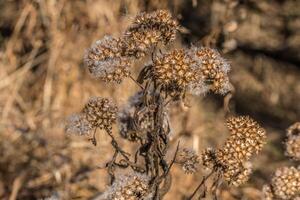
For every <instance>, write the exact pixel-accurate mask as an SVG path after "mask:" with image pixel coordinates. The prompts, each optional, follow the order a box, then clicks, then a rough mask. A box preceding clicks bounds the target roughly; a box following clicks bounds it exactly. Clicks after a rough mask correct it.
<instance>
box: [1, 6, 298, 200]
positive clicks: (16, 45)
mask: <svg viewBox="0 0 300 200" xmlns="http://www.w3.org/2000/svg"><path fill="white" fill-rule="evenodd" d="M157 8H168V9H169V10H171V12H172V13H174V16H175V17H177V18H178V19H179V21H180V23H181V24H182V26H183V27H184V29H183V31H182V33H181V34H180V36H179V37H178V38H179V39H178V40H177V41H176V42H175V46H178V47H180V46H186V45H189V44H190V43H194V44H205V45H211V46H216V47H217V48H218V49H220V50H221V51H222V52H223V53H224V54H225V57H226V58H227V59H228V60H230V62H231V64H232V72H231V81H232V83H233V85H234V86H235V89H236V93H235V96H234V97H233V100H232V103H231V105H230V106H231V108H232V110H234V112H235V113H238V114H249V115H251V116H252V117H253V118H255V119H256V120H258V121H259V122H260V123H261V124H262V125H263V126H264V127H266V128H267V130H268V144H267V145H266V148H265V149H264V152H263V153H262V154H261V155H260V156H259V157H258V158H257V159H256V160H255V162H254V165H255V171H254V174H253V175H252V177H251V179H250V182H249V183H248V184H246V185H244V186H243V187H241V188H230V189H229V188H228V189H226V190H225V191H224V192H223V193H222V194H221V195H222V199H225V200H227V199H259V198H260V197H259V196H260V190H261V186H262V184H263V183H266V182H267V181H268V179H269V177H270V174H271V172H272V171H273V170H274V169H275V168H276V167H278V166H282V165H283V164H285V163H288V161H287V159H286V158H285V157H284V153H283V145H282V142H283V139H284V133H285V128H287V127H288V126H289V125H290V124H292V123H293V122H295V121H297V120H298V121H299V119H300V104H299V102H300V14H299V10H300V2H299V1H293V0H288V1H280V0H271V1H255V0H249V1H242V2H241V3H239V4H237V1H234V0H226V1H221V0H211V1H206V0H198V1H197V0H193V1H192V0H173V1H171V0H169V1H167V0H165V1H164V0H160V1H158V0H72V1H71V0H8V1H0V19H1V20H0V199H10V200H13V199H43V198H46V197H49V196H51V195H58V196H59V197H60V198H61V199H90V198H92V197H93V196H95V195H96V194H97V193H100V192H101V191H103V190H104V189H105V185H106V184H107V181H108V180H107V176H106V173H105V170H104V169H99V167H101V166H103V164H104V163H105V161H107V160H108V159H109V158H110V155H111V154H110V153H111V152H110V149H109V148H108V146H109V139H108V138H106V136H104V135H103V134H102V135H101V134H98V137H99V138H98V140H99V145H98V146H97V147H94V146H92V145H91V144H90V143H89V142H88V141H85V140H83V139H82V138H76V137H74V138H73V137H66V135H65V134H64V130H63V124H64V123H63V122H64V119H65V118H66V116H68V115H69V114H71V113H74V112H77V111H79V110H80V109H81V107H82V106H83V104H84V102H85V101H86V100H87V98H88V97H90V96H93V95H99V96H112V97H113V98H115V99H116V100H117V101H118V103H119V105H122V104H124V103H125V102H126V99H127V98H128V96H130V95H131V94H133V93H134V91H135V90H136V89H137V88H136V86H135V85H134V84H133V83H132V82H131V81H130V80H126V81H124V82H123V83H122V84H121V85H117V86H114V85H108V86H107V85H106V84H103V83H102V82H98V81H95V80H93V79H92V78H90V76H88V74H87V72H86V69H85V68H84V67H83V64H82V57H83V53H84V50H85V49H86V48H87V47H88V46H90V44H91V43H92V42H94V41H95V40H97V39H100V38H102V37H103V36H104V35H105V34H112V35H115V36H118V35H120V34H121V33H122V30H124V27H126V25H127V24H128V23H129V22H130V18H131V17H132V16H134V15H135V14H136V13H138V12H140V11H142V10H155V9H157ZM141 62H143V61H141ZM136 70H137V71H138V68H136ZM189 99H190V104H191V106H192V109H190V110H187V111H186V110H184V111H183V110H182V109H180V108H176V109H174V110H172V116H171V119H172V125H173V132H174V133H173V136H174V137H175V138H176V137H177V136H178V135H180V137H181V140H182V142H183V144H186V145H188V146H191V147H193V148H194V149H196V150H197V151H201V150H202V149H204V148H205V147H207V146H216V145H218V144H221V143H222V140H223V139H224V138H226V135H227V132H226V131H225V130H226V129H225V127H224V118H225V117H224V111H223V107H222V98H221V97H218V96H211V95H208V96H206V97H203V98H202V99H199V98H197V99H196V98H192V97H190V98H189ZM124 145H126V144H124ZM289 164H291V162H289ZM172 173H173V174H174V183H175V184H174V186H173V187H172V188H171V192H170V193H169V194H168V195H167V196H166V199H181V198H182V197H184V195H186V194H189V193H190V192H191V190H192V188H194V187H195V185H196V183H197V181H199V179H200V177H201V172H199V173H198V174H197V175H196V176H192V175H184V174H183V173H182V172H181V171H180V170H179V169H177V168H176V167H175V168H173V171H172Z"/></svg>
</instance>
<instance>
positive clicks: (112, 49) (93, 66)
mask: <svg viewBox="0 0 300 200" xmlns="http://www.w3.org/2000/svg"><path fill="white" fill-rule="evenodd" d="M84 62H85V64H86V66H87V67H88V69H89V71H90V73H91V74H92V75H93V76H94V77H95V78H99V79H101V80H103V81H105V82H116V83H120V82H121V81H122V80H123V78H124V77H127V76H129V75H130V71H129V68H130V66H131V59H130V58H128V57H125V56H122V48H121V41H120V39H115V38H112V37H110V36H105V37H104V38H103V39H102V40H99V41H97V42H96V43H95V44H93V45H92V47H91V48H90V49H88V50H87V51H86V53H85V56H84Z"/></svg>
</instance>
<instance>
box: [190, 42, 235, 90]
mask: <svg viewBox="0 0 300 200" xmlns="http://www.w3.org/2000/svg"><path fill="white" fill-rule="evenodd" d="M190 55H192V56H193V59H194V60H195V61H197V63H200V64H199V65H196V69H195V70H196V71H197V73H199V77H198V79H197V80H196V81H195V82H194V83H193V84H191V85H190V91H191V92H192V93H194V94H196V95H199V94H202V93H204V92H206V91H207V90H211V91H212V92H214V93H218V94H225V93H227V92H228V91H229V90H230V84H229V78H228V75H227V74H228V72H229V70H230V65H229V64H228V62H227V61H226V60H225V59H223V58H222V57H221V55H220V54H219V53H218V52H217V51H216V50H214V49H211V48H207V47H203V48H196V47H194V48H192V49H191V50H190Z"/></svg>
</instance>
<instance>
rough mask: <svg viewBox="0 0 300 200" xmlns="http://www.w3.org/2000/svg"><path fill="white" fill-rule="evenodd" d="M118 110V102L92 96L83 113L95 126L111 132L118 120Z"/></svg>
mask: <svg viewBox="0 0 300 200" xmlns="http://www.w3.org/2000/svg"><path fill="white" fill-rule="evenodd" d="M117 110H118V109H117V106H116V104H115V103H114V102H113V101H112V100H111V99H108V98H102V97H92V98H90V99H89V101H88V102H87V104H86V105H85V107H84V109H83V111H82V113H83V114H84V115H85V118H86V120H87V121H88V122H89V123H90V124H92V126H93V127H95V128H100V129H105V130H106V131H109V132H110V131H111V129H112V124H113V123H115V121H116V115H117Z"/></svg>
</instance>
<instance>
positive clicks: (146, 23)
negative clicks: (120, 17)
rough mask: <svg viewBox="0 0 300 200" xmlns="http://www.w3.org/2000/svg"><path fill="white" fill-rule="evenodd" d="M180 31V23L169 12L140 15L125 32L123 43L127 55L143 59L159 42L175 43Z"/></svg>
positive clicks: (162, 11)
mask: <svg viewBox="0 0 300 200" xmlns="http://www.w3.org/2000/svg"><path fill="white" fill-rule="evenodd" d="M177 30H178V22H177V21H176V20H174V19H173V18H172V15H171V13H170V12H169V11H167V10H158V11H154V12H152V13H146V12H143V13H140V14H139V15H137V16H136V18H135V19H134V21H133V24H132V25H131V26H130V27H129V28H128V29H127V30H126V31H125V34H124V38H123V42H124V45H123V46H124V47H125V48H126V50H125V51H126V54H127V55H130V56H135V57H137V58H140V57H143V56H145V55H146V53H147V52H148V51H149V50H150V49H151V48H152V47H154V45H157V44H158V43H159V42H163V43H164V44H167V43H169V42H171V41H173V40H174V39H175V37H176V32H177Z"/></svg>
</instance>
